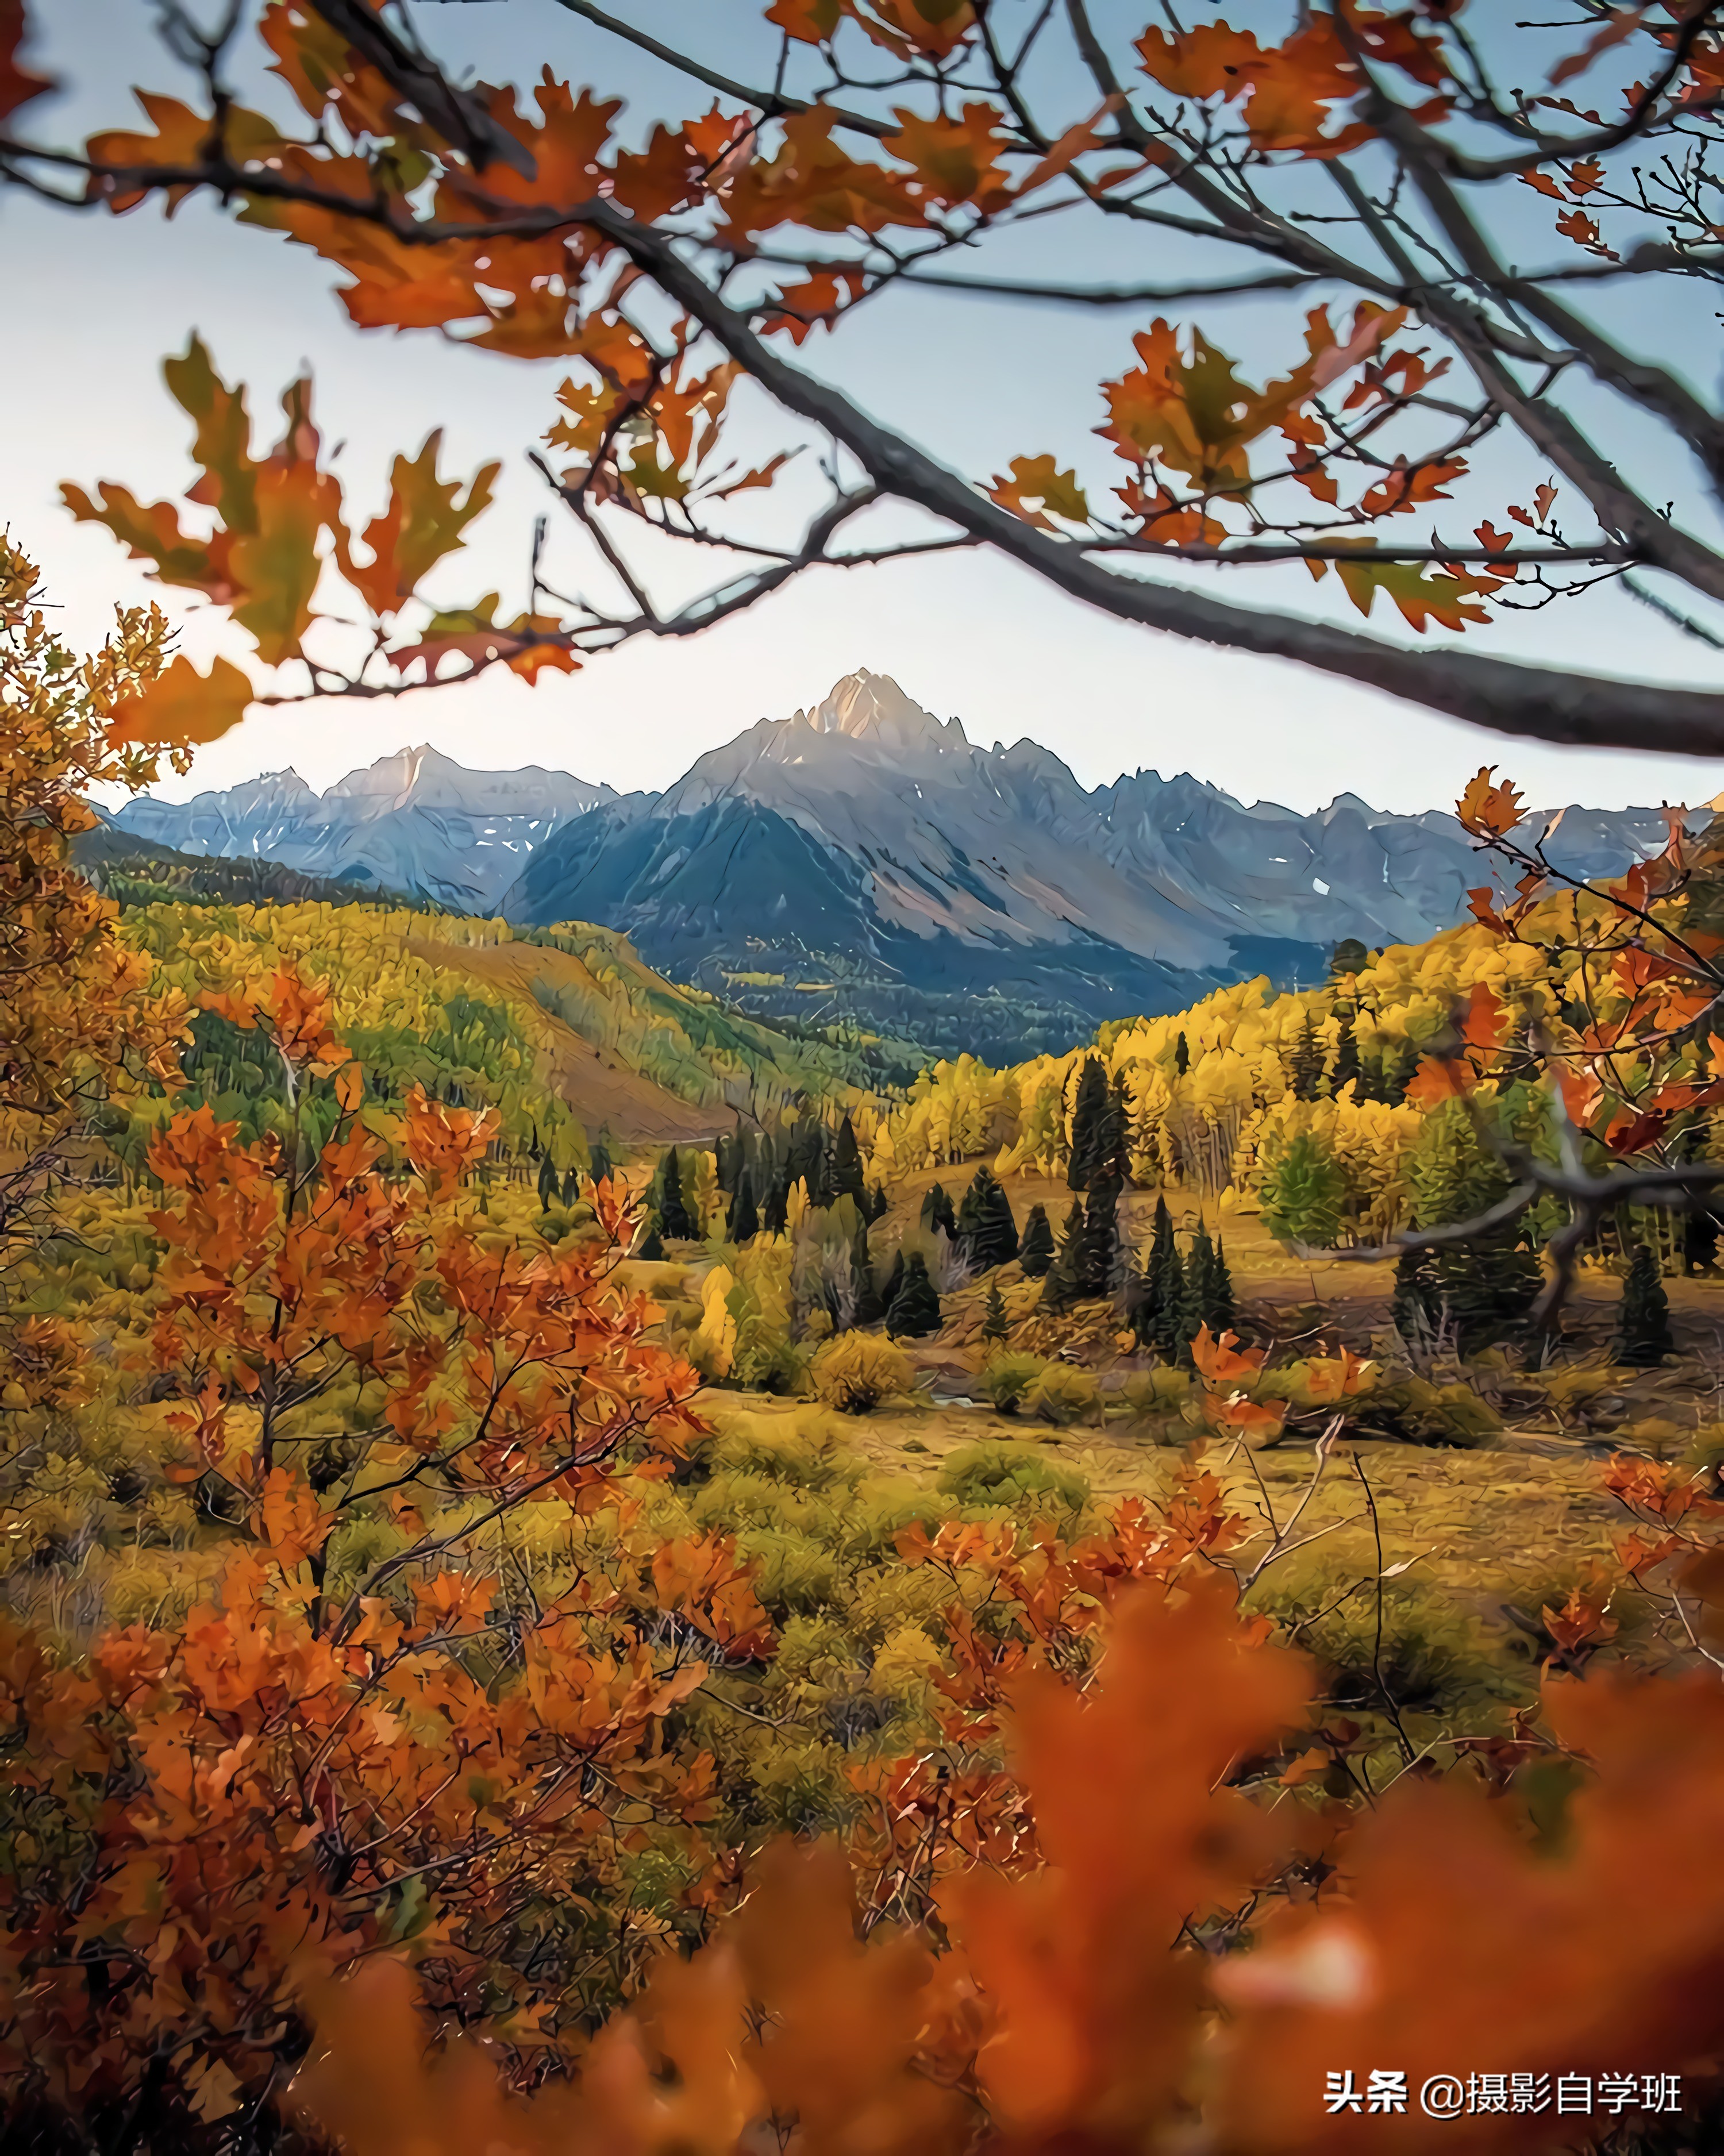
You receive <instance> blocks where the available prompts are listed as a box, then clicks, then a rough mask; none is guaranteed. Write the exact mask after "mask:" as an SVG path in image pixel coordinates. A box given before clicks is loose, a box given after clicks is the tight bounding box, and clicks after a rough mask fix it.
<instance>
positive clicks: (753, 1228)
mask: <svg viewBox="0 0 1724 2156" xmlns="http://www.w3.org/2000/svg"><path fill="white" fill-rule="evenodd" d="M759 1233H760V1212H759V1209H758V1208H757V1206H756V1204H755V1202H754V1178H753V1177H752V1175H751V1174H750V1173H749V1172H748V1170H747V1168H744V1169H743V1171H742V1173H741V1176H740V1177H739V1178H737V1182H736V1196H735V1197H734V1198H733V1199H731V1221H730V1238H731V1241H732V1242H733V1243H735V1244H737V1245H739V1246H740V1245H741V1244H743V1243H748V1242H752V1240H754V1238H755V1237H756V1236H757V1235H758V1234H759Z"/></svg>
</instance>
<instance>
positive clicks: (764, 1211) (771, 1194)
mask: <svg viewBox="0 0 1724 2156" xmlns="http://www.w3.org/2000/svg"><path fill="white" fill-rule="evenodd" d="M789 1217H790V1181H789V1178H788V1176H787V1175H786V1173H785V1172H784V1170H783V1169H782V1168H777V1169H775V1170H774V1172H773V1175H772V1181H771V1182H770V1183H767V1194H766V1196H765V1198H764V1199H762V1201H761V1208H760V1224H761V1226H762V1229H764V1230H765V1232H766V1233H767V1235H782V1234H783V1232H784V1227H785V1223H786V1222H787V1221H788V1219H789Z"/></svg>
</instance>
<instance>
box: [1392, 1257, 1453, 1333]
mask: <svg viewBox="0 0 1724 2156" xmlns="http://www.w3.org/2000/svg"><path fill="white" fill-rule="evenodd" d="M1388 1308H1389V1317H1390V1318H1391V1320H1392V1321H1393V1325H1394V1328H1395V1330H1396V1332H1398V1333H1399V1334H1400V1336H1401V1337H1402V1338H1403V1340H1405V1341H1407V1342H1410V1343H1412V1344H1413V1345H1415V1346H1421V1345H1424V1343H1425V1342H1429V1340H1431V1339H1432V1338H1434V1336H1435V1334H1436V1332H1437V1329H1438V1327H1439V1326H1440V1325H1441V1323H1442V1322H1443V1315H1444V1307H1443V1284H1442V1282H1441V1281H1440V1280H1439V1278H1438V1276H1437V1261H1436V1255H1435V1253H1434V1251H1431V1250H1403V1251H1402V1253H1401V1255H1400V1256H1399V1257H1398V1259H1397V1260H1395V1286H1394V1293H1393V1296H1391V1297H1390V1299H1389V1306H1388Z"/></svg>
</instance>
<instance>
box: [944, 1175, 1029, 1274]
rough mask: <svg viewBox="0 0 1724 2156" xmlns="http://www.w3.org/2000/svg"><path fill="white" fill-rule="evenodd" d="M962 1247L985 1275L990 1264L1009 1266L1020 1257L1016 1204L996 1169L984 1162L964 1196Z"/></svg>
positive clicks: (959, 1231)
mask: <svg viewBox="0 0 1724 2156" xmlns="http://www.w3.org/2000/svg"><path fill="white" fill-rule="evenodd" d="M957 1234H958V1245H959V1248H960V1249H961V1250H962V1252H963V1254H964V1257H965V1260H966V1261H967V1263H968V1264H970V1265H974V1266H975V1267H976V1268H977V1270H980V1271H983V1272H985V1271H986V1270H988V1267H989V1266H990V1265H1007V1264H1008V1263H1009V1262H1010V1261H1011V1260H1012V1259H1013V1258H1015V1257H1016V1256H1017V1255H1018V1223H1017V1222H1016V1221H1015V1220H1014V1219H1013V1217H1012V1201H1011V1200H1010V1199H1008V1197H1007V1195H1006V1193H1005V1190H1004V1188H1003V1186H1002V1184H1001V1183H1000V1180H999V1178H998V1176H997V1175H995V1173H994V1172H993V1169H992V1168H989V1167H988V1166H987V1164H986V1163H983V1166H982V1167H980V1168H977V1171H976V1173H975V1175H974V1177H973V1178H972V1180H971V1183H970V1187H969V1188H968V1189H967V1191H966V1192H965V1193H964V1202H963V1204H962V1205H961V1206H960V1207H959V1209H958V1214H957Z"/></svg>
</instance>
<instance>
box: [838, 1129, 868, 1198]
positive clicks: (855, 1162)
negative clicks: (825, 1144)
mask: <svg viewBox="0 0 1724 2156" xmlns="http://www.w3.org/2000/svg"><path fill="white" fill-rule="evenodd" d="M832 1194H833V1196H834V1198H843V1197H844V1196H846V1195H848V1196H849V1197H851V1198H854V1199H855V1201H856V1203H857V1204H858V1205H860V1204H861V1203H862V1199H863V1195H864V1184H863V1181H862V1148H861V1147H859V1145H858V1144H857V1142H856V1132H855V1129H854V1126H853V1125H852V1123H851V1122H850V1119H849V1116H848V1115H846V1116H845V1117H844V1121H843V1122H841V1123H840V1124H839V1127H838V1137H837V1138H836V1140H835V1141H834V1144H833V1148H832Z"/></svg>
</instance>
